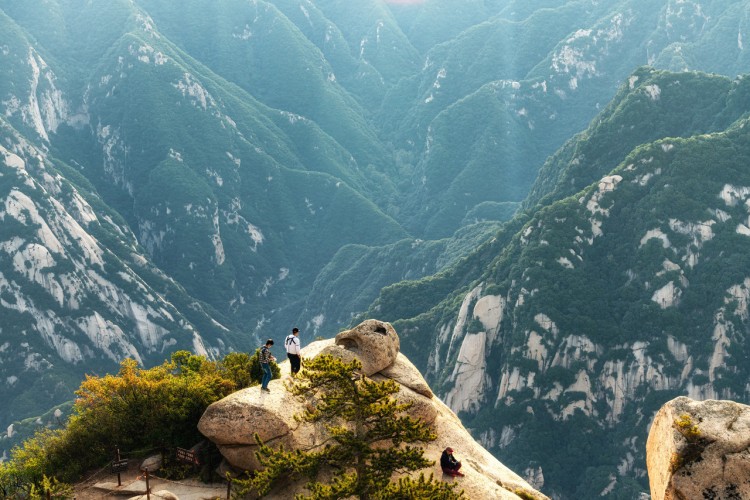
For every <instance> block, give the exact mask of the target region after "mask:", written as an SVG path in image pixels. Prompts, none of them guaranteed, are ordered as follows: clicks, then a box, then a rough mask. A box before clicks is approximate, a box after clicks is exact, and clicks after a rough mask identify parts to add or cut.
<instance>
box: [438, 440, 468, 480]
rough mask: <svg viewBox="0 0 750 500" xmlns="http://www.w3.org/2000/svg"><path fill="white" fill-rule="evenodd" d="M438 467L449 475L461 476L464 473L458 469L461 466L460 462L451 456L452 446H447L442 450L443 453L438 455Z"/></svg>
mask: <svg viewBox="0 0 750 500" xmlns="http://www.w3.org/2000/svg"><path fill="white" fill-rule="evenodd" d="M440 467H442V469H443V474H448V475H449V476H463V475H464V473H463V472H461V471H460V470H459V469H460V468H461V462H459V461H458V460H456V458H455V457H454V456H453V448H451V447H448V448H446V449H445V450H443V454H442V455H441V456H440Z"/></svg>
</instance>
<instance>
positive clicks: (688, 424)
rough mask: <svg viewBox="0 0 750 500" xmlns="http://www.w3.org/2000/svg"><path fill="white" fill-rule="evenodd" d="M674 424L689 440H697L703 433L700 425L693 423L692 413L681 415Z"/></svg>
mask: <svg viewBox="0 0 750 500" xmlns="http://www.w3.org/2000/svg"><path fill="white" fill-rule="evenodd" d="M674 426H675V428H676V429H677V431H678V432H679V433H680V434H682V435H683V436H684V437H685V439H687V440H688V442H693V441H695V440H696V439H698V438H699V437H700V435H701V431H700V429H698V426H697V425H695V424H694V423H693V419H692V418H690V415H688V414H687V413H683V414H682V415H680V418H678V419H675V421H674Z"/></svg>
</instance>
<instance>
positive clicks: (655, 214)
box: [371, 70, 750, 498]
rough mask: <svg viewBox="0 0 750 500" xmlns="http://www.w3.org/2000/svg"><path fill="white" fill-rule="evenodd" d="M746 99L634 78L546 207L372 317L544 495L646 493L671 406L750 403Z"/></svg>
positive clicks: (571, 147) (663, 78)
mask: <svg viewBox="0 0 750 500" xmlns="http://www.w3.org/2000/svg"><path fill="white" fill-rule="evenodd" d="M691 89H692V91H691ZM748 89H749V88H748V85H747V78H740V79H737V80H730V79H727V78H722V77H716V76H709V75H701V74H695V73H677V74H675V73H665V72H658V71H654V70H639V71H638V72H636V73H634V74H633V75H632V77H631V78H630V79H629V80H628V82H627V83H626V84H625V86H624V87H623V88H622V90H621V92H620V93H619V94H618V99H616V100H615V101H613V103H612V104H611V105H610V106H609V107H608V108H607V110H605V111H604V112H602V114H601V115H600V116H599V117H597V119H596V120H594V121H593V122H592V125H591V126H590V127H589V128H588V129H587V130H586V131H585V132H584V133H582V134H580V135H579V136H577V137H576V138H575V139H573V140H571V141H570V143H569V144H567V145H566V147H565V148H564V149H563V150H562V151H561V153H559V154H558V155H557V157H564V156H565V155H566V154H567V155H568V159H567V160H566V162H565V163H564V164H563V163H560V164H559V165H560V171H559V172H558V174H559V175H558V177H557V179H558V182H559V184H553V187H552V188H551V189H550V193H552V194H550V195H549V196H548V198H549V199H550V202H549V203H548V204H546V205H544V206H541V207H538V208H537V209H536V210H529V211H528V212H527V213H526V214H523V215H519V216H518V217H517V218H516V219H515V220H514V221H513V222H512V223H510V224H509V225H508V226H506V228H505V229H504V230H503V231H501V232H500V233H498V235H497V236H496V239H495V240H494V241H490V242H488V243H486V244H484V245H483V246H481V247H480V248H479V249H478V250H477V252H476V253H474V254H472V255H470V256H469V257H467V258H466V259H465V260H464V261H462V262H460V263H458V264H457V265H455V266H453V267H452V268H450V269H449V270H448V271H445V272H443V273H440V274H437V275H436V276H433V277H431V278H426V279H423V280H421V281H416V282H404V283H402V284H398V285H394V286H391V287H389V288H386V289H384V291H383V292H382V293H381V296H380V299H379V301H378V302H377V303H376V305H375V306H373V308H372V309H371V314H373V315H377V316H378V317H380V318H383V319H385V320H394V321H395V322H394V325H396V327H397V328H399V331H400V332H402V334H401V336H402V348H403V350H404V352H405V353H407V354H408V355H409V356H411V357H412V359H415V360H416V362H417V364H418V366H419V367H420V368H422V369H426V370H427V371H428V373H430V376H431V378H432V380H435V381H439V383H440V384H441V389H440V390H439V393H440V394H441V395H442V396H443V397H444V398H445V401H446V403H448V404H449V405H450V406H451V407H452V408H453V409H454V410H455V411H458V412H460V415H461V416H462V418H463V419H464V422H465V423H466V425H468V426H469V427H471V428H472V430H473V433H474V435H476V436H478V437H480V439H481V440H482V442H483V444H484V445H485V446H486V447H488V448H489V449H491V450H492V451H493V452H494V453H496V454H497V455H498V456H499V457H500V458H501V459H502V460H504V461H506V462H507V463H510V464H512V466H513V467H514V468H515V469H516V470H524V469H525V470H526V474H527V475H528V477H529V478H530V479H532V480H534V478H536V479H535V481H536V485H537V486H538V487H541V488H542V490H543V491H546V492H547V493H548V494H551V495H559V496H560V497H561V498H589V497H592V496H598V494H600V493H601V494H602V495H603V496H604V497H607V498H636V497H637V496H638V494H639V493H640V492H641V491H647V486H648V483H647V481H646V479H645V462H644V453H645V437H646V432H647V426H648V424H649V421H650V419H651V418H652V416H653V413H654V412H655V411H656V410H657V409H658V408H659V406H660V405H661V404H663V402H664V401H666V400H669V399H670V398H672V397H674V396H676V395H679V394H687V395H690V396H691V397H694V398H697V399H705V398H714V399H735V400H741V401H746V400H747V399H748V397H750V386H748V384H747V380H748V373H747V369H748V368H747V359H748V355H749V354H750V353H749V352H748V349H749V348H750V347H749V346H748V345H747V342H746V338H747V336H748V334H750V319H749V317H748V309H747V306H748V301H749V300H750V259H749V257H748V256H749V255H750V211H748V206H750V202H749V201H748V200H750V187H749V186H750V135H748V131H749V130H750V129H749V128H748V127H750V123H748V120H747V112H748V111H750V107H749V106H748V104H747V103H748V101H747V98H748V96H750V94H749V93H748ZM683 90H684V91H686V92H688V95H693V96H695V97H694V98H693V102H695V106H686V105H685V102H683V101H682V99H681V98H678V97H677V96H678V95H681V92H682V91H683ZM637 130H640V131H639V132H637ZM677 135H683V136H684V137H682V138H680V137H677ZM615 142H619V144H615ZM608 164H609V165H612V168H611V170H610V171H606V172H605V171H603V170H602V169H603V168H604V167H605V166H606V165H608ZM593 175H597V176H600V177H599V179H598V180H597V181H595V182H593V183H591V184H590V185H588V186H585V187H583V188H582V189H581V190H579V191H578V192H574V193H571V195H570V196H567V197H563V196H565V195H566V194H567V193H569V192H570V191H571V187H572V186H574V185H575V182H580V181H579V178H580V176H593ZM571 179H572V180H574V182H571ZM553 197H554V199H555V201H553V200H552V198H553ZM415 296H418V297H420V298H421V299H420V300H419V301H416V302H417V303H416V305H413V302H414V301H412V302H409V301H410V299H411V298H412V297H415ZM435 334H437V335H435Z"/></svg>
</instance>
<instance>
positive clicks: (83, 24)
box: [0, 0, 750, 498]
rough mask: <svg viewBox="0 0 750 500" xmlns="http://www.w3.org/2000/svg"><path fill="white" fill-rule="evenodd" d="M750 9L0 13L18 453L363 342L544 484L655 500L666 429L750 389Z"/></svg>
mask: <svg viewBox="0 0 750 500" xmlns="http://www.w3.org/2000/svg"><path fill="white" fill-rule="evenodd" d="M749 7H750V5H749V4H748V2H745V1H719V2H709V3H707V2H700V1H688V0H661V1H656V0H617V1H613V2H599V1H596V0H577V1H576V0H573V1H565V0H529V1H525V2H518V1H513V0H484V1H480V0H471V1H465V2H455V1H453V0H426V1H417V2H398V1H391V2H386V1H382V0H363V1H361V2H356V3H352V2H341V1H336V0H269V1H263V0H254V1H251V2H247V1H241V0H220V1H216V0H191V1H188V2H181V3H175V2H169V1H165V0H110V1H108V2H105V1H103V0H92V1H86V2H84V1H83V0H45V1H44V2H41V3H32V2H18V1H15V0H0V63H1V66H2V68H3V70H2V73H0V155H2V158H3V160H4V161H0V174H2V175H1V176H0V196H1V199H2V200H3V203H2V204H0V219H2V225H1V226H0V228H2V229H0V232H1V233H0V249H2V251H1V252H0V397H2V398H3V400H4V401H6V402H7V404H5V405H3V407H2V408H0V426H2V425H5V426H8V425H10V424H11V423H13V422H16V424H14V425H16V427H17V428H20V427H21V425H20V424H18V421H19V420H21V419H26V418H29V417H35V416H36V415H39V414H41V413H42V412H43V411H45V410H48V409H49V408H52V407H53V406H54V405H56V404H60V403H63V402H65V401H67V400H69V399H70V398H71V397H72V392H73V390H74V389H75V388H76V387H77V385H78V383H79V382H80V380H81V378H82V377H83V376H84V374H85V373H105V372H107V371H111V370H114V369H115V368H116V366H117V362H118V361H119V360H120V359H121V358H122V357H125V356H130V357H134V358H136V359H137V360H139V361H140V362H141V363H143V364H144V365H152V364H155V363H158V362H160V361H162V360H163V359H164V358H167V357H168V356H169V353H170V352H171V351H173V350H176V349H183V348H186V349H190V350H193V351H195V352H199V353H205V354H218V353H221V352H226V351H228V350H233V349H237V350H251V349H254V348H255V346H256V345H258V342H259V340H260V339H261V338H267V337H278V338H279V339H280V338H281V337H282V336H283V335H285V334H286V332H287V331H288V330H290V329H291V327H292V326H295V325H297V326H299V327H300V328H301V329H302V331H303V333H304V335H307V336H308V339H311V338H312V337H313V336H317V335H324V336H331V335H332V334H334V333H335V332H336V331H337V330H338V329H340V328H344V327H346V326H347V325H349V324H351V323H352V322H353V321H356V320H357V319H359V318H360V317H361V316H362V315H366V316H368V317H376V318H378V319H382V320H386V321H391V322H393V323H394V325H395V326H396V328H397V329H398V331H399V333H400V334H401V339H402V350H403V351H404V352H405V354H407V355H408V356H409V358H410V359H412V361H414V362H415V364H416V365H417V366H418V368H420V369H421V370H422V371H423V372H425V373H427V379H428V381H429V382H430V384H431V385H432V386H433V387H434V388H436V389H437V393H438V394H439V395H440V396H441V397H442V398H443V399H444V400H445V401H446V403H447V404H449V406H451V408H452V409H454V410H456V411H458V412H459V414H460V416H461V417H462V418H463V420H464V423H465V424H466V425H467V426H468V427H470V428H471V429H472V431H473V433H474V435H475V436H477V437H478V438H479V439H480V440H481V441H482V444H483V445H484V446H485V447H486V448H487V449H489V450H490V451H492V452H493V453H495V454H496V455H497V456H498V458H500V459H501V460H502V461H503V462H504V463H506V464H508V465H510V466H512V467H514V469H515V470H517V471H518V472H519V473H522V474H523V475H525V476H526V477H527V478H528V480H529V481H530V482H531V483H532V484H534V485H535V486H536V487H538V488H540V489H541V490H542V491H545V493H547V494H549V495H550V496H551V497H558V498H588V497H593V496H598V495H599V494H600V493H601V494H603V496H605V497H607V498H634V497H637V495H639V494H641V492H643V491H646V489H647V481H646V480H645V465H644V461H643V451H642V450H643V446H642V445H643V441H644V440H645V436H646V428H647V425H648V423H649V421H650V418H651V416H652V414H653V412H654V411H656V409H658V407H659V406H660V405H661V404H662V403H663V402H664V401H666V400H667V399H671V397H673V396H675V395H679V394H689V395H691V396H693V397H699V398H708V397H722V398H732V399H747V397H748V392H750V389H749V388H748V387H747V386H746V385H745V384H744V382H742V381H744V380H747V378H746V377H744V376H743V375H744V371H745V370H746V368H745V367H744V366H743V363H742V362H743V361H746V360H747V351H746V347H745V342H744V338H745V336H746V335H747V333H748V329H747V300H748V294H747V289H748V287H750V281H748V279H750V276H748V270H750V262H747V260H746V257H745V255H747V249H746V247H745V245H747V237H748V233H750V229H748V227H750V220H749V219H748V212H747V204H746V202H747V200H748V198H749V197H750V195H749V194H748V193H750V188H748V187H747V186H750V182H749V181H748V179H747V175H748V173H747V172H746V165H747V162H746V159H745V155H746V154H747V151H746V149H747V144H746V141H745V140H744V137H745V133H744V131H745V127H746V117H747V112H748V111H750V100H749V99H748V83H747V79H746V78H744V77H741V76H739V77H738V75H741V74H743V73H744V72H747V71H748V69H749V68H750V66H748V61H747V59H748V53H747V50H746V49H745V39H747V38H748V36H747V29H748V26H747V22H746V18H747V12H748V8H749ZM404 280H406V281H404ZM745 364H746V363H745ZM8 434H9V435H12V434H13V429H12V428H11V430H10V431H9V432H8ZM0 446H2V447H3V448H5V447H6V445H4V444H2V443H0Z"/></svg>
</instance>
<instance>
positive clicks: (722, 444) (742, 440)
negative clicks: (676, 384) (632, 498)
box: [646, 397, 750, 500]
mask: <svg viewBox="0 0 750 500" xmlns="http://www.w3.org/2000/svg"><path fill="white" fill-rule="evenodd" d="M646 463H647V465H648V477H649V483H650V485H651V498H652V500H672V499H682V498H691V499H692V498H709V499H710V498H716V499H719V498H722V499H742V498H750V406H746V405H743V404H739V403H735V402H733V401H715V400H709V401H694V400H692V399H690V398H687V397H679V398H676V399H673V400H672V401H670V402H668V403H667V404H665V405H664V406H663V407H662V408H661V409H660V410H659V412H658V413H657V414H656V417H655V418H654V422H653V424H652V425H651V430H650V432H649V435H648V442H647V444H646Z"/></svg>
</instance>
